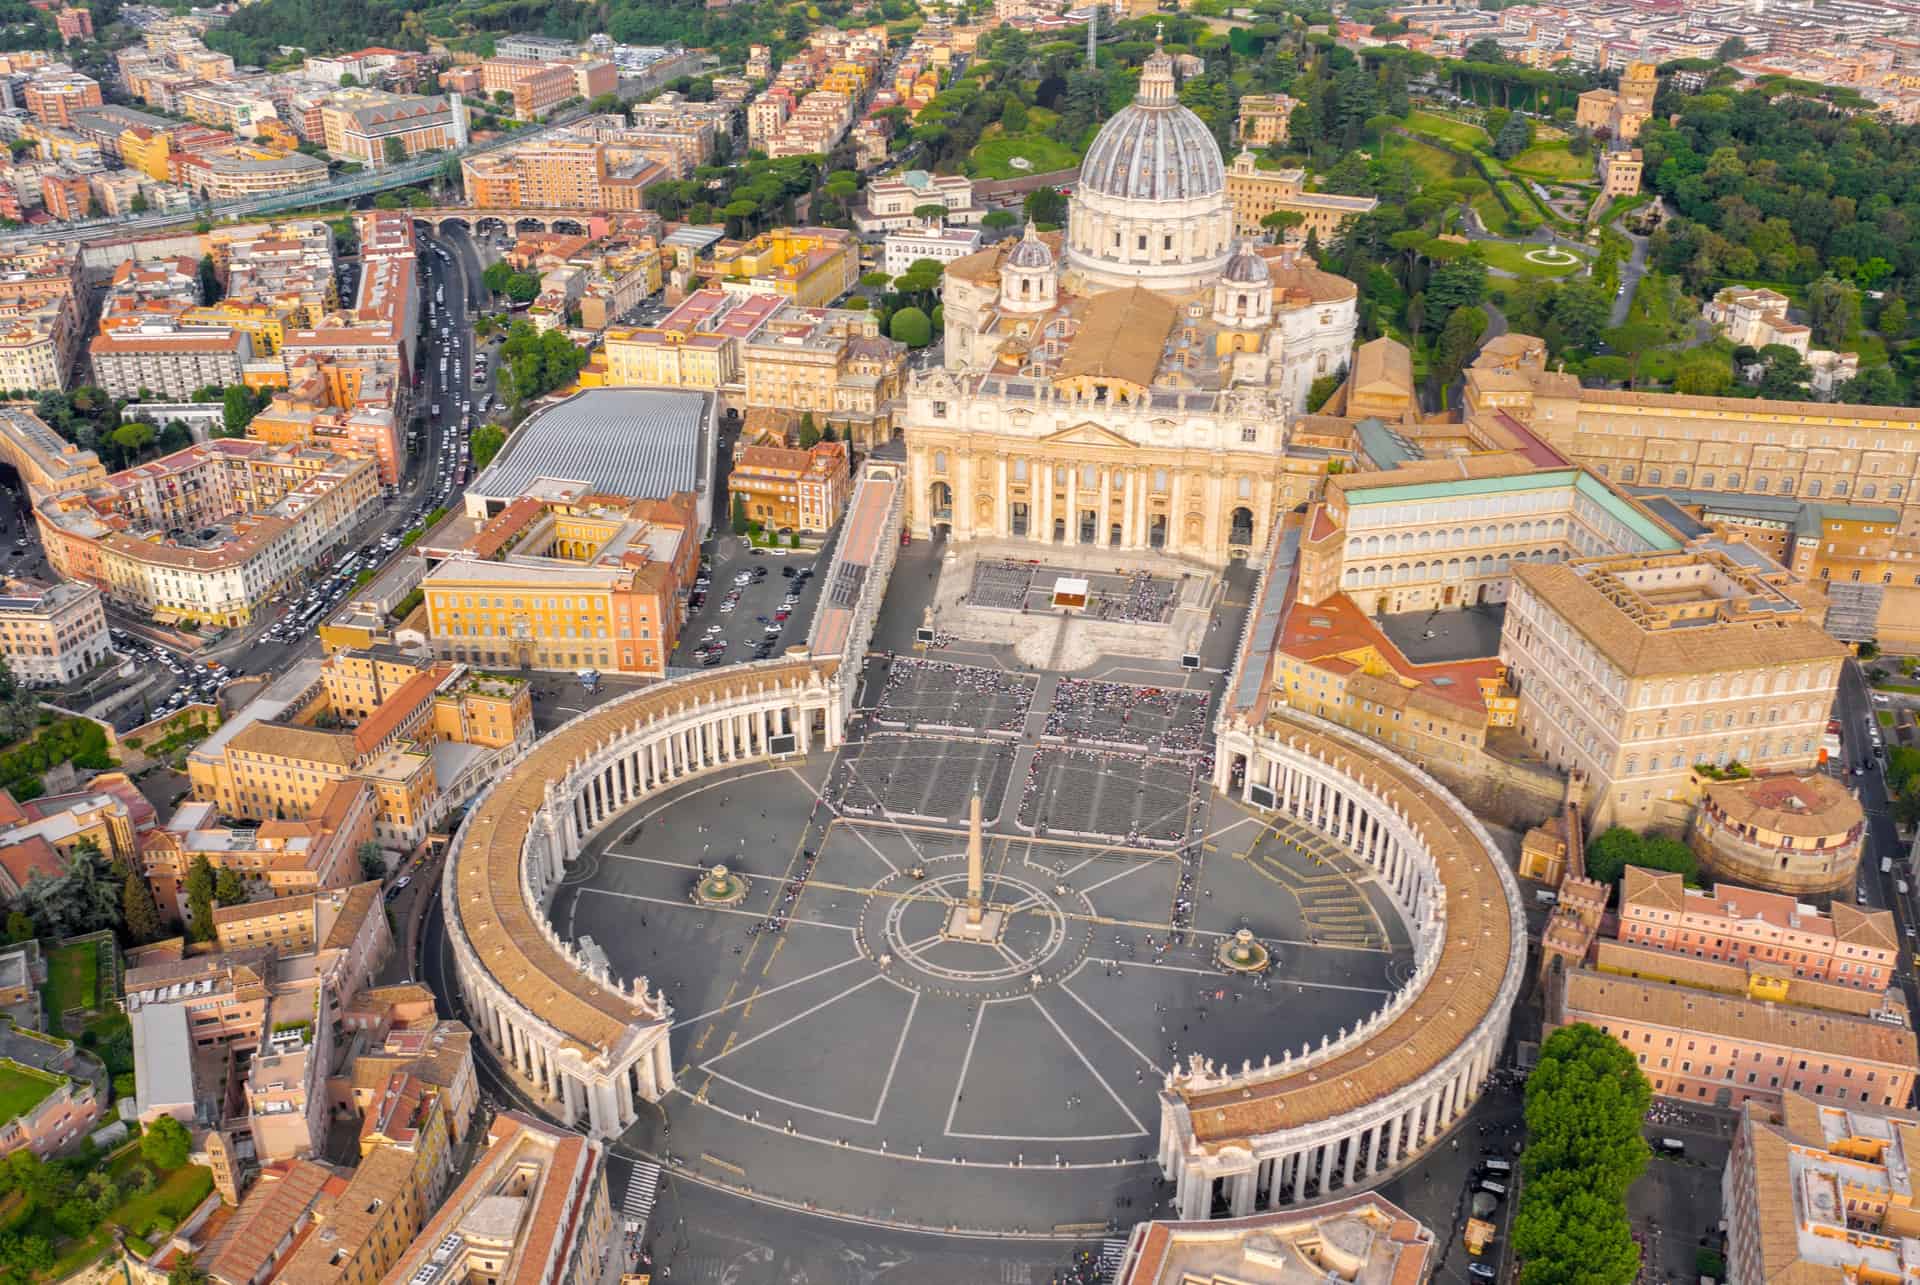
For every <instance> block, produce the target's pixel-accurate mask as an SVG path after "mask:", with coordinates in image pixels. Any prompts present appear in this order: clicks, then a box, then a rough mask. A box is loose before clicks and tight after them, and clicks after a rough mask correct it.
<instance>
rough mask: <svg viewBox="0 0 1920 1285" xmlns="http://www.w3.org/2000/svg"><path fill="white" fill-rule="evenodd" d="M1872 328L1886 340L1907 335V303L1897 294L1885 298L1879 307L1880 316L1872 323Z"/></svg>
mask: <svg viewBox="0 0 1920 1285" xmlns="http://www.w3.org/2000/svg"><path fill="white" fill-rule="evenodd" d="M1874 328H1875V329H1876V330H1878V331H1879V332H1880V333H1881V334H1882V335H1884V336H1885V337H1886V338H1888V339H1900V338H1903V337H1905V335H1906V333H1907V301H1906V300H1905V299H1902V298H1901V297H1900V296H1899V295H1897V294H1890V295H1888V296H1887V299H1886V302H1885V303H1883V304H1881V305H1880V316H1879V317H1878V318H1877V319H1876V320H1875V321H1874Z"/></svg>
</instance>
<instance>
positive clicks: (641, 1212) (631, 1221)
mask: <svg viewBox="0 0 1920 1285" xmlns="http://www.w3.org/2000/svg"><path fill="white" fill-rule="evenodd" d="M659 1191H660V1166H659V1165H657V1164H654V1163H652V1162H651V1161H647V1160H636V1161H634V1162H633V1173H632V1174H631V1176H629V1177H628V1179H627V1194H626V1195H625V1197H623V1198H622V1199H621V1201H620V1212H621V1213H622V1214H624V1215H625V1216H626V1219H627V1230H628V1231H631V1232H645V1231H646V1230H647V1219H649V1218H651V1217H652V1216H653V1202H654V1199H655V1197H656V1196H657V1195H658V1194H659Z"/></svg>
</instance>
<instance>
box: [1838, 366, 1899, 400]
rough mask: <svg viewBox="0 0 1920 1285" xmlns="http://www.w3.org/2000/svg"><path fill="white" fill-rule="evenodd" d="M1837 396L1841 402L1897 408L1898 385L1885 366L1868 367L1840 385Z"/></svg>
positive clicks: (1891, 372) (1890, 371)
mask: <svg viewBox="0 0 1920 1285" xmlns="http://www.w3.org/2000/svg"><path fill="white" fill-rule="evenodd" d="M1837 395H1838V397H1839V399H1840V400H1841V401H1843V402H1853V403H1856V404H1859V405H1864V406H1898V405H1899V404H1900V384H1899V381H1897V380H1896V379H1894V377H1893V371H1892V370H1891V369H1890V368H1889V367H1886V366H1869V367H1867V368H1866V369H1865V370H1863V371H1861V372H1860V373H1859V374H1857V375H1855V376H1854V377H1853V378H1852V379H1849V380H1848V381H1847V382H1846V383H1844V384H1842V385H1840V387H1839V389H1838V392H1837Z"/></svg>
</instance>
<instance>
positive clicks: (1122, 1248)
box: [1094, 1237, 1127, 1281]
mask: <svg viewBox="0 0 1920 1285" xmlns="http://www.w3.org/2000/svg"><path fill="white" fill-rule="evenodd" d="M1126 1256H1127V1242H1126V1239H1125V1238H1124V1237H1122V1238H1121V1239H1119V1240H1103V1241H1101V1242H1100V1253H1099V1254H1098V1255H1097V1256H1096V1258H1095V1259H1094V1266H1096V1267H1097V1268H1099V1270H1100V1279H1101V1280H1103V1281H1110V1280H1112V1279H1113V1278H1114V1277H1116V1276H1118V1275H1119V1274H1120V1260H1121V1259H1122V1258H1125V1257H1126Z"/></svg>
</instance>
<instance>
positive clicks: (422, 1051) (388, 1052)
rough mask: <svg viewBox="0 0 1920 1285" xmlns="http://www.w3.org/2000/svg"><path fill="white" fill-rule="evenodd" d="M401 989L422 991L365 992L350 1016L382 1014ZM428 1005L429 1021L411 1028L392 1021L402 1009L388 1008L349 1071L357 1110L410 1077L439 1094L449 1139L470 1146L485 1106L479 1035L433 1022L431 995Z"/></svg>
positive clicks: (460, 1025)
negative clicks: (477, 1056) (478, 1068)
mask: <svg viewBox="0 0 1920 1285" xmlns="http://www.w3.org/2000/svg"><path fill="white" fill-rule="evenodd" d="M395 989H420V988H417V987H414V988H386V990H376V991H366V992H362V993H361V994H359V995H356V996H355V997H354V999H353V1001H352V1002H351V1004H350V1007H351V1008H352V1010H353V1014H352V1015H350V1016H357V1014H358V1013H359V1012H360V1011H361V1010H362V1009H369V1008H370V1009H372V1010H374V1011H380V1010H382V1008H383V1005H382V1002H381V1001H382V998H383V996H384V995H385V994H386V993H387V992H388V991H391V990H395ZM425 1004H426V1008H427V1010H428V1017H427V1018H425V1019H422V1020H416V1021H412V1022H409V1023H408V1024H406V1025H401V1024H400V1023H399V1022H398V1021H397V1020H393V1019H392V1018H391V1017H390V1016H389V1015H390V1014H391V1013H392V1012H393V1011H394V1009H395V1008H396V1007H397V1006H394V1005H386V1006H384V1008H385V1012H384V1013H383V1014H382V1017H381V1018H380V1019H379V1021H378V1025H377V1026H376V1027H374V1028H372V1029H371V1032H370V1034H369V1037H368V1038H367V1040H366V1041H364V1042H363V1044H362V1046H361V1050H362V1051H361V1052H360V1054H359V1055H358V1056H357V1057H355V1058H354V1059H353V1060H352V1062H350V1063H349V1064H348V1066H347V1076H348V1078H349V1079H350V1080H351V1082H352V1091H353V1101H354V1105H355V1106H357V1107H359V1108H360V1110H362V1111H366V1110H367V1109H368V1108H370V1107H371V1106H372V1105H373V1103H374V1100H375V1098H376V1096H377V1095H379V1094H380V1093H381V1092H382V1091H384V1089H385V1087H386V1086H387V1084H388V1083H389V1082H390V1081H391V1079H392V1077H393V1076H394V1075H396V1074H399V1073H402V1072H404V1073H405V1074H407V1075H409V1076H411V1077H413V1079H414V1081H415V1082H416V1083H419V1084H423V1085H426V1086H428V1087H429V1088H431V1089H432V1090H433V1091H435V1092H436V1093H438V1095H439V1097H440V1102H441V1106H442V1107H443V1109H444V1110H445V1113H446V1118H447V1136H448V1137H449V1138H450V1139H451V1140H452V1141H453V1142H454V1143H455V1144H460V1143H464V1142H465V1141H466V1139H467V1133H468V1131H469V1130H470V1129H471V1128H472V1127H473V1116H474V1112H475V1110H476V1109H477V1108H478V1106H479V1104H480V1087H479V1081H478V1079H477V1077H476V1076H475V1074H474V1069H473V1032H472V1031H471V1030H469V1029H468V1028H467V1026H466V1024H465V1023H463V1022H455V1021H445V1020H436V1019H433V1018H432V1017H431V1011H432V1008H433V997H432V994H431V992H428V994H427V995H426V998H425Z"/></svg>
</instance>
